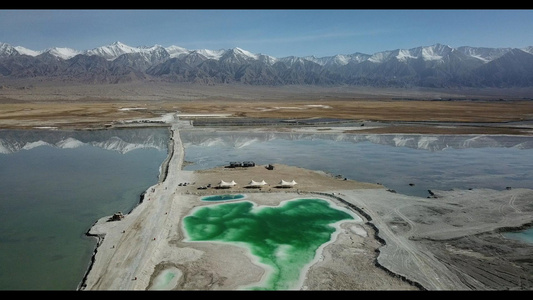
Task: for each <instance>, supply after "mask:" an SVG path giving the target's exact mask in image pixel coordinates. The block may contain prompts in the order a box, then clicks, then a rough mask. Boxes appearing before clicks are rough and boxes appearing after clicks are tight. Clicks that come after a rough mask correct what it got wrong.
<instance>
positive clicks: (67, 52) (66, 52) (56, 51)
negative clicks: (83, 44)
mask: <svg viewBox="0 0 533 300" xmlns="http://www.w3.org/2000/svg"><path fill="white" fill-rule="evenodd" d="M43 53H49V54H51V55H53V56H55V57H59V58H61V59H69V58H72V57H74V56H76V55H78V54H81V53H82V52H80V51H78V50H75V49H72V48H60V47H54V48H49V49H46V50H44V51H43V52H42V53H41V54H43Z"/></svg>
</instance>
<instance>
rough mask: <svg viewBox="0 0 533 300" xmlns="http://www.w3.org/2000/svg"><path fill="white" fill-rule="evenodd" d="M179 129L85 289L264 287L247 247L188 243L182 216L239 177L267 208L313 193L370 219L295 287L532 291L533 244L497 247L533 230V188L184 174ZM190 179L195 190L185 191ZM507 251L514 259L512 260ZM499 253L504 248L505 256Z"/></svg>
mask: <svg viewBox="0 0 533 300" xmlns="http://www.w3.org/2000/svg"><path fill="white" fill-rule="evenodd" d="M172 128H173V130H174V134H173V143H174V147H173V149H174V154H173V156H172V159H171V160H170V161H169V172H168V176H167V178H166V179H165V181H163V182H161V183H159V184H157V185H155V186H154V187H153V188H150V189H149V190H148V191H147V193H146V195H145V201H144V202H143V203H141V204H140V205H139V206H138V207H137V208H135V209H134V210H133V211H132V212H131V213H130V214H128V215H127V216H125V218H124V219H122V220H121V221H116V222H107V219H108V218H107V217H106V218H102V219H101V220H99V221H98V222H97V224H95V225H94V226H93V228H92V229H91V231H90V233H91V234H95V235H101V236H102V237H103V240H102V243H101V244H100V245H99V247H98V251H97V253H96V256H95V262H94V264H93V266H92V269H91V270H90V272H89V274H88V276H87V278H86V281H85V282H84V286H83V287H82V289H86V290H144V289H155V288H164V289H184V290H208V289H212V290H216V289H226V290H234V289H240V288H242V287H243V286H247V285H252V284H257V283H258V282H260V281H261V280H262V279H264V274H265V270H264V269H263V268H262V267H261V266H260V265H258V264H256V263H254V260H253V258H252V257H250V255H249V254H248V252H247V251H246V250H245V249H244V248H241V247H237V246H233V245H229V244H223V243H205V242H196V243H193V242H185V241H184V236H183V232H182V229H181V227H180V224H181V220H182V219H183V217H185V216H186V215H187V214H189V213H190V211H191V210H192V209H193V208H194V207H198V206H201V205H209V204H210V203H208V202H207V203H206V202H205V201H204V202H202V201H200V198H201V196H202V195H207V194H213V193H226V192H227V191H221V190H217V189H207V190H198V189H197V188H198V187H199V186H205V185H207V184H209V183H210V184H216V183H218V182H219V181H220V180H221V179H223V180H225V181H231V180H235V181H236V182H237V183H239V185H238V186H237V187H235V188H233V189H232V193H236V192H239V193H245V194H246V196H247V198H246V200H249V201H252V202H254V203H256V204H258V205H278V204H279V203H280V202H281V201H285V200H290V199H294V198H298V197H302V195H301V194H305V195H306V196H308V195H312V196H313V197H320V198H323V199H326V200H329V201H332V202H333V203H335V204H336V205H338V206H342V207H346V208H349V209H351V210H352V211H353V212H356V213H358V214H359V215H360V216H361V218H362V219H363V222H345V223H343V224H341V225H340V230H339V231H338V232H337V234H336V236H335V238H334V240H333V241H332V242H331V243H329V244H328V245H327V246H326V247H323V248H322V249H321V250H320V251H321V252H320V253H317V259H316V261H315V262H314V263H313V264H312V265H311V266H310V267H309V268H308V269H307V271H306V273H305V276H304V278H303V281H302V283H301V286H300V287H295V288H301V289H309V290H312V289H319V290H404V289H405V290H417V289H420V288H421V289H428V290H463V289H508V288H511V289H528V288H531V286H532V285H533V284H532V282H533V280H532V275H531V274H533V272H531V264H529V263H528V261H530V260H531V259H530V258H529V260H528V259H527V257H531V254H533V250H531V249H530V248H531V247H529V248H528V247H525V246H523V245H522V244H513V242H510V241H505V242H503V243H502V241H501V237H500V238H499V239H498V236H499V234H498V230H500V229H501V228H510V227H513V228H517V227H520V226H522V225H524V224H528V223H531V222H532V221H533V213H532V212H533V207H532V206H531V205H529V199H531V198H532V197H533V191H531V190H528V189H512V190H506V191H492V190H469V191H449V192H443V191H442V192H441V191H435V195H436V197H437V198H430V199H427V198H418V197H410V196H405V195H401V194H395V193H391V192H389V191H387V190H386V188H384V187H382V186H379V185H376V184H368V183H358V182H354V181H351V180H342V179H338V178H335V177H332V176H329V175H327V174H324V173H321V172H315V171H310V170H305V169H301V168H297V167H290V166H283V165H275V169H274V170H267V169H266V168H264V167H263V166H256V167H253V168H247V169H243V168H238V169H227V168H216V169H212V170H204V171H197V172H190V171H183V170H181V166H182V161H183V147H182V145H181V141H180V137H179V133H178V132H177V125H173V127H172ZM252 179H253V180H255V181H261V180H265V181H266V182H267V183H270V184H271V185H270V186H268V187H265V188H263V189H262V191H258V190H254V189H246V188H245V187H244V185H246V184H247V183H248V182H249V181H250V180H252ZM280 179H284V180H288V181H290V180H293V179H294V180H296V181H297V182H298V185H297V188H295V189H292V190H291V191H288V190H282V191H281V190H279V189H276V188H275V187H274V185H276V184H277V183H278V182H279V180H280ZM184 182H187V183H194V184H189V185H187V186H183V185H179V184H180V183H184ZM483 234H485V235H487V237H486V238H484V237H483V236H481V235H483ZM495 236H496V237H495ZM493 240H494V241H495V242H492V241H493ZM480 241H482V243H480ZM509 245H511V247H513V249H514V252H512V253H511V252H509V253H504V252H505V251H506V250H507V248H508V247H509ZM506 247H507V248H506ZM494 249H499V250H501V251H499V254H498V255H497V256H494V254H493V253H492V251H494ZM165 278H166V279H165ZM162 282H163V283H162Z"/></svg>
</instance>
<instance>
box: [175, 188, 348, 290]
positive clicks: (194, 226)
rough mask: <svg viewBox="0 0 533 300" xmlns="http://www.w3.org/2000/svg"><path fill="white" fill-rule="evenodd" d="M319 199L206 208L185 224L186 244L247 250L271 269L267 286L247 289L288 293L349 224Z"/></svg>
mask: <svg viewBox="0 0 533 300" xmlns="http://www.w3.org/2000/svg"><path fill="white" fill-rule="evenodd" d="M353 219H354V217H353V216H352V215H350V214H348V213H347V212H345V211H342V210H338V209H335V208H333V207H331V206H330V204H329V202H327V201H325V200H322V199H296V200H291V201H286V202H284V203H282V204H281V205H280V206H277V207H267V206H261V207H256V206H254V204H253V203H252V202H248V201H245V202H236V203H224V204H218V205H210V206H204V207H201V208H199V209H197V210H196V211H194V212H193V213H192V214H191V215H189V216H187V217H185V218H184V220H183V223H184V228H185V230H186V232H187V234H188V238H189V240H190V241H220V242H228V243H239V244H242V243H244V244H246V245H247V246H248V247H249V249H250V252H251V253H252V255H254V256H255V257H257V258H258V260H259V262H260V263H262V264H265V265H267V266H269V267H270V268H271V270H272V271H271V272H269V274H268V277H267V279H266V282H265V283H264V284H263V285H260V286H253V287H250V288H251V289H265V290H287V289H291V288H294V287H295V285H296V284H297V283H298V282H299V280H300V273H301V271H302V269H303V268H304V266H306V265H307V264H309V263H310V262H311V261H312V260H313V259H314V257H315V255H316V251H317V249H318V248H319V247H320V246H321V245H322V244H324V243H326V242H329V241H330V239H331V236H332V234H333V233H334V232H335V230H336V229H335V227H334V226H332V224H334V223H337V222H339V221H342V220H353Z"/></svg>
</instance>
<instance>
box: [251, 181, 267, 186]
mask: <svg viewBox="0 0 533 300" xmlns="http://www.w3.org/2000/svg"><path fill="white" fill-rule="evenodd" d="M266 184H267V183H266V182H265V181H264V180H263V181H259V182H258V181H254V180H252V181H250V183H248V186H249V187H262V186H263V185H266Z"/></svg>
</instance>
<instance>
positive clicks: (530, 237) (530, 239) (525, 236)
mask: <svg viewBox="0 0 533 300" xmlns="http://www.w3.org/2000/svg"><path fill="white" fill-rule="evenodd" d="M504 236H505V237H506V238H510V239H517V240H520V241H524V242H527V243H530V244H532V245H533V228H530V229H527V230H524V231H520V232H508V233H505V234H504Z"/></svg>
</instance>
